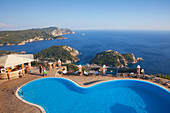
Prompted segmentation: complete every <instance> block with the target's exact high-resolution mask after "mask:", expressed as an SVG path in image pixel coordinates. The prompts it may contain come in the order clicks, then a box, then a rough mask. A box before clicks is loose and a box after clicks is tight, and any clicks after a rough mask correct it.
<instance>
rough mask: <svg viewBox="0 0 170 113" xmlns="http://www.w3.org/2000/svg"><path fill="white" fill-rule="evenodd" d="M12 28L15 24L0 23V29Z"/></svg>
mask: <svg viewBox="0 0 170 113" xmlns="http://www.w3.org/2000/svg"><path fill="white" fill-rule="evenodd" d="M12 28H15V26H14V25H12V24H5V23H0V29H1V30H3V29H12Z"/></svg>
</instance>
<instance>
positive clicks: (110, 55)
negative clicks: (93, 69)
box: [90, 50, 143, 68]
mask: <svg viewBox="0 0 170 113" xmlns="http://www.w3.org/2000/svg"><path fill="white" fill-rule="evenodd" d="M141 59H142V58H141V57H140V60H141ZM142 60H143V59H142ZM137 61H138V60H137V59H135V56H134V54H133V53H124V54H120V53H118V52H117V51H113V50H108V51H104V52H101V53H98V54H97V55H96V56H95V57H94V58H93V59H92V60H91V61H90V63H91V64H98V65H107V66H114V67H115V66H116V67H119V68H122V67H126V66H127V65H128V64H134V63H137Z"/></svg>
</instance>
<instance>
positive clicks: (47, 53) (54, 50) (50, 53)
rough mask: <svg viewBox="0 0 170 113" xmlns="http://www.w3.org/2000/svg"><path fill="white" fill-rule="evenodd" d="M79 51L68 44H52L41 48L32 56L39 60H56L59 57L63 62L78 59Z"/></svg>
mask: <svg viewBox="0 0 170 113" xmlns="http://www.w3.org/2000/svg"><path fill="white" fill-rule="evenodd" d="M78 55H79V52H78V51H77V50H75V49H73V48H71V47H70V46H66V45H61V46H52V47H49V48H46V49H44V50H42V51H41V52H39V53H36V54H34V58H35V59H38V60H41V61H44V62H46V61H52V62H55V61H58V60H59V59H60V60H62V62H65V63H72V62H77V61H79V58H78V57H77V56H78Z"/></svg>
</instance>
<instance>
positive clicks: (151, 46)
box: [0, 30, 170, 75]
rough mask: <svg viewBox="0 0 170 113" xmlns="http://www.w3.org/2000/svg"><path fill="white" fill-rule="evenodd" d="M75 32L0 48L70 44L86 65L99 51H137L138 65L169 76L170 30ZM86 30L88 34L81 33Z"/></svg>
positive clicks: (17, 49) (37, 48)
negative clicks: (61, 37) (140, 59)
mask: <svg viewBox="0 0 170 113" xmlns="http://www.w3.org/2000/svg"><path fill="white" fill-rule="evenodd" d="M75 32H76V33H75V34H70V35H64V36H65V37H66V38H68V39H65V40H44V41H37V42H32V43H27V44H25V45H21V46H16V45H13V46H2V47H0V50H8V51H15V52H20V51H25V52H27V53H31V54H34V53H38V52H40V51H41V50H43V49H45V48H48V47H51V46H53V45H68V46H71V47H72V48H74V49H77V50H78V51H79V52H80V53H81V55H80V56H79V58H80V62H79V64H87V63H89V61H90V60H91V59H92V58H93V57H94V56H95V55H96V54H97V53H99V52H103V51H106V50H114V51H118V52H119V53H121V54H122V53H134V55H135V57H136V58H137V57H142V58H143V59H144V61H142V62H138V63H137V64H134V65H130V66H129V67H130V68H136V66H137V65H138V64H139V65H141V68H144V69H145V72H146V73H147V74H159V73H160V74H168V75H170V31H118V30H76V31H75ZM82 33H84V34H85V35H82Z"/></svg>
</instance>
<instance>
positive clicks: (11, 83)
mask: <svg viewBox="0 0 170 113" xmlns="http://www.w3.org/2000/svg"><path fill="white" fill-rule="evenodd" d="M32 72H33V73H32V74H28V75H26V77H24V78H17V79H13V80H0V107H1V109H0V112H2V113H11V112H12V113H40V112H41V111H40V110H39V108H37V107H34V106H31V105H29V104H26V103H24V102H22V101H21V100H19V99H18V98H17V97H16V96H15V92H16V90H17V88H18V87H20V86H22V85H23V84H25V83H27V82H29V81H32V80H35V79H39V78H43V77H42V76H40V74H39V73H38V70H37V69H35V70H33V71H32ZM47 73H48V71H47ZM49 73H50V72H49ZM49 77H54V76H52V74H51V75H50V76H49ZM56 77H61V78H67V79H70V80H72V81H74V82H76V83H77V84H78V85H80V86H83V87H89V86H92V85H94V84H97V83H99V82H103V81H109V80H118V79H129V78H123V77H120V78H117V77H116V78H115V77H111V76H75V75H70V76H68V75H64V76H56ZM131 79H132V78H131ZM133 79H135V80H143V79H138V78H133ZM143 81H148V82H151V81H150V80H143ZM154 84H157V85H160V84H158V83H155V82H154ZM160 86H162V87H164V88H166V89H167V90H169V91H170V88H168V87H166V86H163V85H160Z"/></svg>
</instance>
